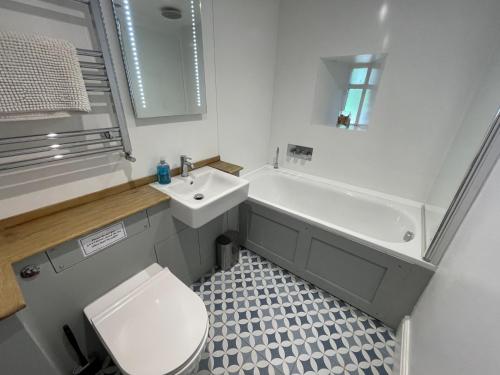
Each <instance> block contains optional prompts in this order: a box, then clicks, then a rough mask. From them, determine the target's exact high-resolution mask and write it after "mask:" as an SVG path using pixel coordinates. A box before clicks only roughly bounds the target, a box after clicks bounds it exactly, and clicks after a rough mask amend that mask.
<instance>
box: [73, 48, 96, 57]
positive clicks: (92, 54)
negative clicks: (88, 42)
mask: <svg viewBox="0 0 500 375" xmlns="http://www.w3.org/2000/svg"><path fill="white" fill-rule="evenodd" d="M76 54H77V55H79V56H90V57H102V52H101V51H97V50H93V49H84V48H77V49H76Z"/></svg>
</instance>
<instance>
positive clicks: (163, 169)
mask: <svg viewBox="0 0 500 375" xmlns="http://www.w3.org/2000/svg"><path fill="white" fill-rule="evenodd" d="M156 175H157V177H158V183H159V184H160V185H167V184H169V183H170V182H171V179H170V165H168V163H167V162H166V161H165V159H161V160H160V164H158V166H157V167H156Z"/></svg>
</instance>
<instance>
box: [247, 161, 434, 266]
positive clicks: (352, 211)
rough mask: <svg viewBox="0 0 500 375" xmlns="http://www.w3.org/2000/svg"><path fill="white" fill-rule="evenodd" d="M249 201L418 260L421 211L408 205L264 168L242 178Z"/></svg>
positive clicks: (421, 262)
mask: <svg viewBox="0 0 500 375" xmlns="http://www.w3.org/2000/svg"><path fill="white" fill-rule="evenodd" d="M244 178H245V179H247V180H249V181H250V190H249V200H250V201H253V202H257V203H259V204H261V205H264V206H267V207H269V208H272V209H275V210H277V211H280V212H282V213H286V214H288V215H291V216H293V217H295V218H297V219H300V220H303V221H305V222H307V223H310V224H312V225H315V226H317V227H320V228H322V229H324V230H327V231H330V232H333V233H336V234H338V235H341V236H343V237H346V238H349V239H351V240H354V241H356V242H359V243H361V244H364V245H367V246H369V247H370V248H372V249H374V250H377V251H380V252H383V253H386V254H388V255H391V256H394V257H397V258H400V259H403V260H405V261H407V262H410V263H416V264H419V265H421V266H424V267H427V268H429V269H433V266H432V265H431V264H430V263H428V262H426V261H424V260H423V259H422V250H423V249H422V246H423V245H424V239H423V233H424V231H423V228H422V227H423V225H422V207H423V205H422V204H421V203H419V202H414V201H411V200H407V199H402V198H399V197H394V196H390V195H386V194H382V193H378V192H374V191H371V190H368V189H363V188H358V187H354V186H351V185H347V184H344V183H339V182H336V181H332V180H327V179H324V178H320V177H316V176H311V175H307V174H303V173H299V172H295V171H291V170H287V169H281V168H280V169H274V168H273V167H272V166H270V165H266V166H264V167H262V168H260V169H257V170H255V171H253V172H250V173H248V174H246V175H245V176H244Z"/></svg>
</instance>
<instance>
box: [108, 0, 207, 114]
mask: <svg viewBox="0 0 500 375" xmlns="http://www.w3.org/2000/svg"><path fill="white" fill-rule="evenodd" d="M113 5H114V12H115V19H116V27H117V30H118V35H119V37H120V44H121V49H122V55H123V59H124V62H125V67H126V70H127V79H128V84H129V90H130V96H131V98H132V103H133V106H134V110H135V114H136V117H138V118H148V117H161V116H178V115H193V114H201V113H205V112H206V103H205V80H204V69H203V44H202V34H201V9H200V8H201V5H200V2H199V0H148V1H144V0H115V1H114V2H113Z"/></svg>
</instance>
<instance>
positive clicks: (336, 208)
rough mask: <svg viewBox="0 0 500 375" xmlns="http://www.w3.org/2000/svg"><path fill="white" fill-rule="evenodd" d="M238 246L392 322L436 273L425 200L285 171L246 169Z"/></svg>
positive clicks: (405, 311) (394, 324)
mask: <svg viewBox="0 0 500 375" xmlns="http://www.w3.org/2000/svg"><path fill="white" fill-rule="evenodd" d="M244 178H245V179H247V180H249V181H250V189H249V196H248V200H247V201H245V202H244V203H243V204H242V205H240V207H239V218H240V220H239V228H240V235H241V240H242V244H243V245H244V246H245V247H246V248H248V249H250V250H252V251H254V252H256V253H257V254H259V255H261V256H263V257H265V258H267V259H269V260H270V261H272V262H274V263H276V264H278V265H279V266H281V267H283V268H286V269H288V270H289V271H291V272H292V273H295V274H296V275H298V276H300V277H301V278H303V279H305V280H307V281H309V282H311V283H313V284H315V285H317V286H319V287H320V288H322V289H324V290H326V291H328V292H329V293H331V294H333V295H335V296H337V297H339V298H341V299H343V300H344V301H346V302H349V303H350V304H351V305H354V306H356V307H358V308H359V309H361V310H363V311H365V312H367V313H368V314H370V315H372V316H374V317H376V318H378V319H380V320H381V321H383V322H384V323H386V324H388V325H389V326H391V327H397V326H398V324H399V322H400V321H401V319H402V318H403V317H404V316H405V315H408V314H410V313H411V311H412V309H413V307H414V306H415V303H416V302H417V300H418V298H419V297H420V295H421V293H422V291H423V290H424V288H425V286H426V285H427V283H428V282H429V280H430V278H431V277H432V274H433V272H434V266H432V265H431V264H430V263H427V262H425V261H424V260H423V259H422V257H421V254H422V245H423V238H422V236H423V232H424V231H423V228H422V214H421V212H422V204H421V203H418V202H413V201H410V200H406V199H402V198H398V197H392V196H390V195H385V194H381V193H377V192H373V191H370V190H367V189H361V188H358V187H354V186H350V185H346V184H343V183H339V182H335V181H330V180H326V179H323V178H319V177H315V176H310V175H306V174H303V173H298V172H294V171H291V170H286V169H273V168H272V167H271V166H265V167H263V168H260V169H258V170H256V171H253V172H250V173H247V174H245V175H244Z"/></svg>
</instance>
